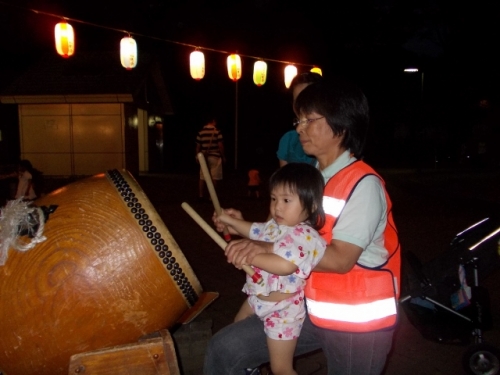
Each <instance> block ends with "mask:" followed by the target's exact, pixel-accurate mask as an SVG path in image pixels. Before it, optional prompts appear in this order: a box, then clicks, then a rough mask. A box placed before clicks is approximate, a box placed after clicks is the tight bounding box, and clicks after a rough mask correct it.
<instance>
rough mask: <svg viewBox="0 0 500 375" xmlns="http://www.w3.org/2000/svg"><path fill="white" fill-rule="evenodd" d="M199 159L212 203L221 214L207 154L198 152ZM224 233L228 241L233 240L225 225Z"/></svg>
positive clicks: (218, 213)
mask: <svg viewBox="0 0 500 375" xmlns="http://www.w3.org/2000/svg"><path fill="white" fill-rule="evenodd" d="M198 160H199V161H200V166H201V171H202V172H203V177H205V182H206V183H207V188H208V192H209V193H210V198H212V203H213V204H214V208H215V212H216V213H217V215H220V213H221V208H220V204H219V199H218V198H217V194H216V193H215V187H214V183H213V182H212V176H211V175H210V171H209V170H208V167H207V162H206V160H205V155H203V153H202V152H199V153H198ZM222 233H223V234H224V239H225V240H226V241H231V235H230V234H229V230H228V229H227V228H226V227H224V230H223V232H222Z"/></svg>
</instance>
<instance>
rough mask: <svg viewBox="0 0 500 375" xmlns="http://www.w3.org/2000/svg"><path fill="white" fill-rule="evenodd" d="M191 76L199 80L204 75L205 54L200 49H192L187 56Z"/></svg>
mask: <svg viewBox="0 0 500 375" xmlns="http://www.w3.org/2000/svg"><path fill="white" fill-rule="evenodd" d="M189 68H190V71H191V77H193V78H194V79H196V80H200V79H202V78H203V77H205V55H204V54H203V52H201V51H193V52H191V55H190V56H189Z"/></svg>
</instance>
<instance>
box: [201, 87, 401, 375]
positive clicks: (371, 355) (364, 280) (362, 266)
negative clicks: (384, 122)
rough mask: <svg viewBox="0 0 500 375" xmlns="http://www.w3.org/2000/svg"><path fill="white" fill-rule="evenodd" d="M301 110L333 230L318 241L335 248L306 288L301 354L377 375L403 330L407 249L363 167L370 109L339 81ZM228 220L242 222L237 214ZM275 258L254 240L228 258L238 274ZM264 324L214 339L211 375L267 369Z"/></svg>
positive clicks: (235, 327) (378, 185) (306, 96)
mask: <svg viewBox="0 0 500 375" xmlns="http://www.w3.org/2000/svg"><path fill="white" fill-rule="evenodd" d="M295 105H296V108H297V109H298V111H299V113H300V118H299V119H297V120H296V122H295V125H296V131H297V133H298V134H299V138H300V142H301V144H302V147H303V149H304V151H305V152H306V153H307V154H309V155H312V156H314V157H315V158H316V160H317V163H316V167H317V168H318V169H319V170H320V171H321V173H322V175H323V178H324V180H325V191H324V197H323V208H324V210H325V213H326V224H325V225H324V226H323V228H322V229H321V230H320V234H321V235H322V236H323V238H324V239H325V240H326V241H327V243H328V244H329V245H328V246H327V249H326V251H325V255H324V256H323V258H322V260H321V261H320V262H319V264H318V265H317V266H316V267H315V269H314V272H313V273H312V274H311V277H310V278H309V279H308V281H307V286H306V303H307V310H308V318H306V320H305V322H304V326H303V328H302V333H301V336H300V337H299V340H298V343H297V349H296V351H295V354H296V355H299V354H304V353H307V352H310V351H312V350H316V349H320V348H321V349H323V352H324V354H325V356H326V358H327V362H328V374H336V375H338V374H346V375H347V374H350V375H353V374H359V375H367V374H380V373H381V372H382V370H383V368H384V365H385V362H386V358H387V354H388V353H389V350H390V348H391V345H392V336H393V332H394V328H395V325H396V323H397V309H396V307H397V298H398V296H399V273H400V248H399V242H398V237H397V232H396V228H395V226H394V222H393V220H392V211H391V208H392V206H391V202H390V199H389V197H388V195H387V192H386V190H385V187H384V183H383V181H382V179H381V178H380V176H378V174H377V173H376V172H375V171H374V170H373V169H372V168H370V167H369V166H368V165H367V164H366V163H364V162H363V161H361V158H362V156H363V146H364V141H365V135H366V132H367V128H368V123H369V110H368V103H367V100H366V97H365V95H364V94H363V92H362V91H361V90H360V89H359V88H358V87H356V86H355V85H353V84H351V83H350V82H347V81H345V80H342V79H335V80H334V81H332V82H327V81H323V82H319V83H314V84H311V85H309V86H308V87H306V88H305V89H304V90H303V91H302V92H301V93H300V95H299V96H298V98H297V101H296V104H295ZM225 212H226V213H227V214H229V215H233V216H235V217H241V213H240V212H239V211H237V210H233V209H229V210H225ZM214 223H215V224H216V226H217V229H218V230H221V228H222V226H221V225H220V223H218V222H217V221H216V220H215V221H214ZM271 251H272V247H271V245H269V244H267V243H264V242H258V241H251V240H247V239H241V240H236V241H232V242H231V243H230V244H228V246H227V247H226V250H225V252H226V256H227V259H228V261H229V262H231V263H233V264H234V265H235V266H237V267H241V266H242V265H243V264H250V265H251V264H252V259H253V257H254V256H255V255H256V254H260V253H268V252H271ZM258 323H259V322H258V320H257V319H253V318H248V319H245V320H243V321H240V322H238V323H234V324H232V325H230V326H228V327H225V328H224V329H222V330H221V331H219V332H217V333H216V334H215V335H214V336H213V338H212V340H211V341H210V344H209V347H208V350H207V354H206V357H205V367H204V374H205V375H214V374H227V375H229V374H231V375H233V374H244V373H245V370H244V369H245V368H254V367H257V366H259V365H260V364H261V363H265V362H267V361H268V357H267V353H266V351H267V348H266V345H265V336H264V335H262V334H261V332H258V329H257V328H256V327H258Z"/></svg>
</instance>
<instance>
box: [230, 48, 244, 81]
mask: <svg viewBox="0 0 500 375" xmlns="http://www.w3.org/2000/svg"><path fill="white" fill-rule="evenodd" d="M227 74H228V75H229V78H231V79H232V80H233V81H235V82H236V81H237V80H239V79H240V78H241V58H240V55H236V54H232V55H229V56H228V57H227Z"/></svg>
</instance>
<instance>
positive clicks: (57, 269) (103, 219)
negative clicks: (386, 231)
mask: <svg viewBox="0 0 500 375" xmlns="http://www.w3.org/2000/svg"><path fill="white" fill-rule="evenodd" d="M35 204H36V205H37V206H39V207H42V206H50V205H57V209H56V210H55V211H54V212H53V213H51V214H50V216H49V219H48V220H47V222H46V223H45V227H44V232H43V235H44V236H45V237H46V240H45V241H44V242H41V243H38V244H37V245H36V246H35V247H34V248H32V249H30V250H28V251H26V252H20V251H17V250H15V249H12V248H11V249H9V253H8V259H7V261H6V264H5V265H3V266H0V372H2V371H3V373H4V375H23V374H37V375H40V374H50V375H56V374H66V373H67V372H68V364H69V359H70V356H71V355H73V354H77V353H82V352H86V351H91V350H96V349H101V348H106V347H111V346H115V345H122V344H127V343H131V342H134V341H136V340H138V339H139V338H140V337H141V336H143V335H145V334H149V333H152V332H155V331H158V330H160V329H165V328H170V327H171V326H172V325H174V324H175V323H176V321H177V320H178V319H179V317H180V316H182V315H183V314H184V313H185V312H186V311H187V310H188V309H189V308H190V307H191V306H193V305H194V303H195V302H196V301H197V300H198V297H199V296H200V294H201V292H202V288H201V286H200V283H199V281H198V280H197V278H196V276H195V275H194V273H193V271H192V269H191V267H190V266H189V264H188V262H187V260H186V259H185V257H184V255H183V254H182V252H181V250H180V249H179V246H178V245H177V243H176V242H175V240H174V239H173V237H172V236H171V234H170V232H169V231H168V230H167V228H166V227H165V225H164V223H163V221H162V220H161V218H160V217H159V215H158V213H157V212H156V210H155V209H154V208H153V207H152V205H151V203H150V202H149V200H148V199H147V197H146V195H145V193H144V191H143V190H142V189H141V188H140V187H139V186H138V184H137V182H136V181H135V180H134V178H133V177H132V176H131V175H130V174H129V173H128V172H126V171H117V170H113V171H108V172H107V173H106V174H99V175H96V176H93V177H90V178H86V179H82V180H80V181H77V182H74V183H72V184H69V185H67V186H65V187H63V188H61V189H58V190H56V191H54V192H52V193H50V194H48V195H46V196H45V197H43V198H40V199H38V200H37V201H35Z"/></svg>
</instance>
